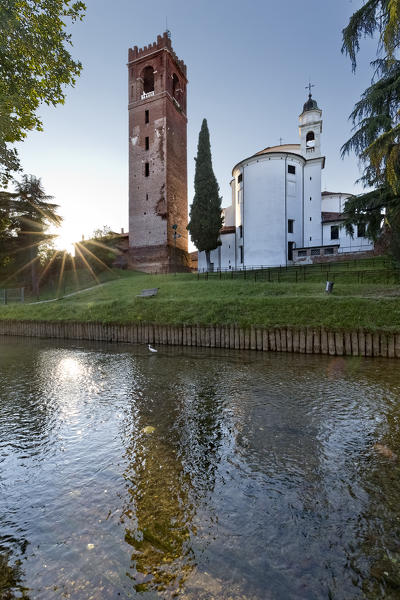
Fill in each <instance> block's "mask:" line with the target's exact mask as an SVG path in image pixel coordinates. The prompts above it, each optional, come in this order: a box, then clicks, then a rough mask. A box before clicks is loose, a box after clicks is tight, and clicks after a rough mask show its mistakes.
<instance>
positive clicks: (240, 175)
mask: <svg viewBox="0 0 400 600" xmlns="http://www.w3.org/2000/svg"><path fill="white" fill-rule="evenodd" d="M242 180H243V175H242V173H240V174H239V175H238V183H242Z"/></svg>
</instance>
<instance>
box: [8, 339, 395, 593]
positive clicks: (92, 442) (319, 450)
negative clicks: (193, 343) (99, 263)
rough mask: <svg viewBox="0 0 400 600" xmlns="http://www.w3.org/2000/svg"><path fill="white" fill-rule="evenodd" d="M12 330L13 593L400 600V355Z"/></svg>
mask: <svg viewBox="0 0 400 600" xmlns="http://www.w3.org/2000/svg"><path fill="white" fill-rule="evenodd" d="M3 342H4V343H2V344H0V391H1V395H0V409H1V413H0V415H1V416H0V590H1V591H0V597H1V598H3V597H4V598H6V599H7V600H8V598H10V599H11V598H14V597H16V598H17V597H22V595H23V593H25V596H26V597H29V598H30V599H31V600H54V599H55V600H61V599H62V598H69V599H71V600H89V599H91V598H94V599H95V600H106V599H107V600H108V599H110V598H117V597H121V598H139V597H144V598H148V599H149V600H153V599H155V598H162V599H168V598H173V597H175V596H177V597H181V598H185V599H186V600H195V599H196V600H210V598H215V600H228V598H229V599H235V600H269V599H274V600H288V599H289V600H290V599H292V598H293V599H296V600H297V599H304V600H313V599H320V598H334V599H337V600H339V599H344V598H351V599H352V600H353V599H354V600H355V599H358V598H360V599H361V598H366V599H368V600H375V599H390V600H391V599H393V600H394V599H395V598H398V594H399V590H400V567H399V565H400V507H399V505H398V498H399V495H400V489H399V488H400V484H399V481H400V472H399V468H400V465H399V460H398V459H396V458H395V457H394V454H397V455H398V456H400V429H399V428H400V407H399V402H398V400H399V397H400V393H399V392H400V374H399V372H398V367H397V362H396V361H383V360H382V361H380V360H373V361H372V360H368V359H337V358H333V359H331V358H328V357H313V356H290V355H289V356H285V355H278V354H277V355H272V354H271V355H262V354H261V355H260V354H257V353H239V352H224V351H219V350H211V349H210V350H200V351H198V350H191V349H187V350H184V351H183V350H179V349H173V348H165V349H164V348H163V349H161V350H160V351H159V352H158V353H157V355H154V356H153V355H149V354H148V352H147V349H146V348H145V347H132V346H131V347H129V346H122V347H120V346H116V345H101V344H89V343H88V344H84V345H81V346H80V347H75V346H74V345H73V344H68V343H63V344H59V343H51V342H47V341H32V343H31V342H27V341H26V340H20V341H18V340H3ZM377 444H379V445H380V446H377ZM383 448H386V449H388V450H387V451H383V450H382V449H383ZM389 451H390V452H391V453H392V454H390V452H389ZM1 586H2V587H1ZM1 594H3V596H1ZM7 594H8V595H7Z"/></svg>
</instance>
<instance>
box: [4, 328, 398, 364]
mask: <svg viewBox="0 0 400 600" xmlns="http://www.w3.org/2000/svg"><path fill="white" fill-rule="evenodd" d="M0 335H11V336H25V337H38V338H55V339H65V340H95V341H105V342H123V343H133V344H145V343H150V344H155V345H172V346H196V347H205V348H231V349H236V350H260V351H263V352H269V351H271V352H296V353H302V354H329V355H331V356H384V357H387V358H400V333H395V334H393V333H392V334H388V333H384V332H377V333H369V332H367V331H363V330H355V331H348V332H343V331H331V330H326V329H324V328H312V327H307V328H299V329H297V328H292V327H282V328H273V329H266V328H259V327H250V328H247V329H244V328H241V327H238V326H236V325H221V326H211V325H210V326H200V325H177V326H174V325H155V324H151V323H132V324H129V325H118V324H117V323H108V324H103V323H74V322H65V323H62V322H54V323H51V322H40V321H5V320H0Z"/></svg>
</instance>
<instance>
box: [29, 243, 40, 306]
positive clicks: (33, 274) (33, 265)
mask: <svg viewBox="0 0 400 600" xmlns="http://www.w3.org/2000/svg"><path fill="white" fill-rule="evenodd" d="M31 261H32V262H31V281H32V295H33V296H37V297H39V279H38V274H37V264H36V263H37V248H36V246H34V247H32V248H31Z"/></svg>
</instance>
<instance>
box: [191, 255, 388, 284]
mask: <svg viewBox="0 0 400 600" xmlns="http://www.w3.org/2000/svg"><path fill="white" fill-rule="evenodd" d="M351 262H353V261H351ZM381 264H382V266H381ZM381 264H380V265H379V266H378V265H377V266H376V267H375V268H370V269H368V268H358V269H354V267H353V268H351V267H352V266H353V265H352V264H351V263H349V264H345V265H344V264H343V263H340V268H338V267H339V264H338V263H336V264H333V265H332V264H329V263H327V264H321V265H319V264H318V265H303V266H296V267H275V268H270V269H265V268H252V269H242V270H240V271H233V270H219V271H213V272H207V271H206V272H203V273H201V272H198V273H197V279H198V280H201V279H206V280H208V279H210V280H221V279H224V280H226V279H235V280H238V279H239V280H247V281H263V282H274V283H275V282H276V283H280V282H283V283H285V282H286V283H302V282H312V281H315V282H319V281H334V282H335V281H341V282H343V283H346V282H347V283H359V284H363V283H383V284H390V283H400V268H399V267H397V266H396V267H394V266H393V265H392V263H391V261H389V260H388V261H387V265H390V266H387V267H384V266H383V265H384V264H385V263H384V262H382V263H381ZM335 267H336V268H335ZM379 267H381V268H379Z"/></svg>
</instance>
